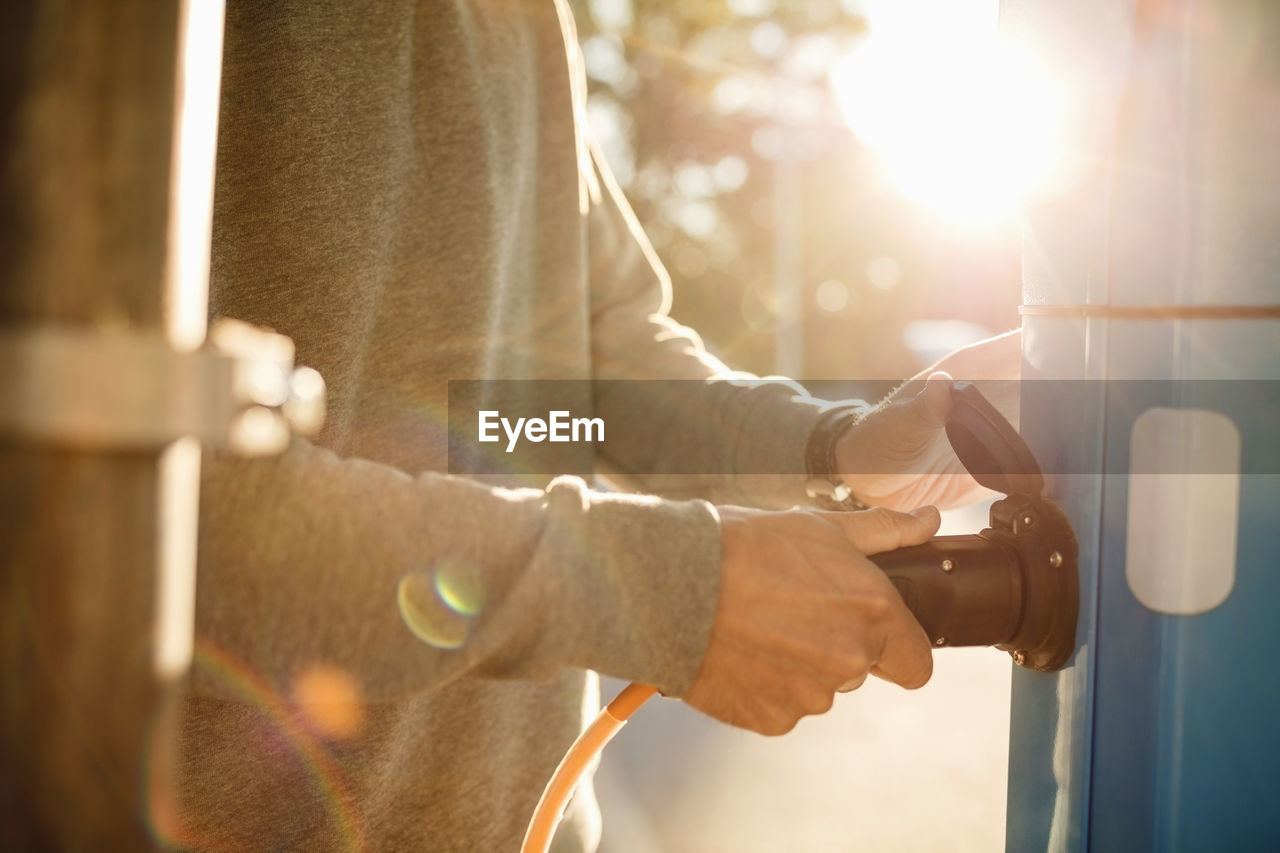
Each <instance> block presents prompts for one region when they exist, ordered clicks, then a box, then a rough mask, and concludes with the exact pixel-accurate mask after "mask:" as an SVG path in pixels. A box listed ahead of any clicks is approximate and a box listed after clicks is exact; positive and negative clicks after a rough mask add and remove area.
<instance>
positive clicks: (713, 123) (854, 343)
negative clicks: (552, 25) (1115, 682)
mask: <svg viewBox="0 0 1280 853" xmlns="http://www.w3.org/2000/svg"><path fill="white" fill-rule="evenodd" d="M571 6H572V7H573V10H574V14H575V16H576V20H577V26H578V35H579V40H580V42H581V45H582V50H583V56H584V59H585V64H586V70H587V74H588V80H589V91H590V95H589V116H590V120H591V125H592V128H593V131H594V133H595V135H596V138H597V141H598V142H599V144H600V146H601V148H602V149H603V151H604V152H605V155H606V158H607V159H608V161H609V163H610V164H611V166H612V168H613V170H614V172H615V174H616V175H617V177H618V179H619V182H620V183H621V184H622V186H623V188H624V190H625V191H626V193H627V196H628V198H629V199H630V201H631V203H632V205H633V206H634V207H635V209H636V213H637V215H638V216H639V218H640V221H641V223H642V224H643V226H644V228H645V230H646V231H647V233H648V235H649V237H650V239H651V240H652V241H653V243H654V245H655V247H656V248H657V250H658V253H659V255H660V256H661V257H662V259H663V261H664V263H665V264H666V266H667V268H668V270H669V271H670V273H671V276H672V279H673V281H674V286H675V303H674V307H673V311H672V313H673V314H674V316H675V317H676V318H677V319H678V320H680V321H681V322H684V323H687V324H689V325H691V326H693V327H694V328H696V329H697V330H698V331H699V332H700V333H701V334H702V335H703V337H704V339H705V340H706V342H707V345H708V347H709V348H710V349H711V350H712V351H714V352H715V353H716V354H717V355H719V356H720V357H721V358H722V359H724V360H725V361H726V362H728V363H729V364H730V365H731V366H733V367H735V368H739V369H745V370H751V371H753V372H757V373H773V372H781V373H788V374H790V375H793V376H797V377H799V378H814V379H816V378H838V379H846V378H865V379H894V378H901V377H906V376H909V375H911V374H913V373H914V372H916V371H917V370H919V369H920V368H921V367H923V366H925V365H927V364H928V363H929V362H930V361H932V360H933V359H934V358H936V357H937V356H939V355H941V354H942V353H944V352H946V351H949V350H950V349H952V348H954V347H956V346H959V345H962V344H964V343H967V342H970V341H972V340H975V339H977V338H978V337H980V336H982V335H984V334H986V333H994V332H999V331H1004V330H1006V329H1010V328H1014V327H1015V326H1017V325H1018V317H1017V311H1016V306H1017V305H1018V303H1019V247H1018V237H1017V228H1016V223H1015V222H1013V221H1011V220H1010V219H1008V218H1006V219H1004V220H1001V221H998V222H995V223H986V224H984V225H983V226H982V227H981V228H972V227H965V226H962V225H957V224H956V223H955V222H953V221H950V220H946V219H942V218H939V217H937V216H935V215H933V214H931V213H930V212H929V211H928V210H925V209H922V208H920V207H918V206H917V205H915V204H913V203H912V202H910V201H908V200H907V199H906V198H905V197H904V196H903V195H902V194H901V193H900V192H898V191H897V190H896V189H895V187H894V186H893V184H892V182H891V181H890V180H888V178H887V177H886V176H885V174H884V172H883V170H882V169H881V167H880V163H879V162H878V159H877V157H876V156H875V155H873V154H872V153H871V152H870V151H869V150H868V149H866V148H864V147H863V146H862V145H861V144H860V143H859V142H858V140H857V139H856V138H855V137H854V135H853V134H852V133H851V132H850V131H849V130H848V128H847V126H846V124H845V122H844V120H843V118H842V115H841V112H840V110H839V108H838V105H837V104H836V102H835V98H834V97H833V95H832V91H831V88H830V86H829V84H828V74H829V72H830V69H831V67H832V65H833V64H834V63H835V62H836V61H837V60H838V59H839V58H840V57H842V56H844V55H847V54H848V53H849V52H850V51H853V50H856V49H857V47H858V45H859V43H860V41H861V40H863V39H865V38H866V37H867V35H868V30H869V27H870V26H871V23H872V22H871V20H870V19H869V17H868V16H867V15H866V14H864V12H865V10H864V9H863V8H862V7H861V4H860V2H859V0H674V1H673V0H571ZM920 26H921V27H922V28H927V27H929V26H930V21H929V20H928V18H927V16H926V17H925V18H924V19H923V20H921V21H920Z"/></svg>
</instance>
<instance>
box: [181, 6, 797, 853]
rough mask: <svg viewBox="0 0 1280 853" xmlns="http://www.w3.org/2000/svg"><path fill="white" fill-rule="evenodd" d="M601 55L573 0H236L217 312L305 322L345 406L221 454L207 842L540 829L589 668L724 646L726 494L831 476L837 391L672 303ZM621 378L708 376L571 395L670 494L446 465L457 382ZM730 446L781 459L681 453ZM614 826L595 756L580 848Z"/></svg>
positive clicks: (783, 490)
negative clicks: (703, 326)
mask: <svg viewBox="0 0 1280 853" xmlns="http://www.w3.org/2000/svg"><path fill="white" fill-rule="evenodd" d="M576 50H577V47H576V42H575V40H574V39H573V37H572V23H571V21H570V20H568V18H567V12H566V11H565V10H564V9H563V8H562V7H559V6H558V5H557V4H556V3H554V2H552V0H436V2H422V3H412V2H407V0H388V2H380V3H369V4H359V3H349V2H345V0H332V2H311V0H306V2H304V0H298V2H271V3H250V2H243V3H242V2H232V3H230V4H229V8H228V10H227V31H226V47H225V59H224V78H223V94H222V112H221V119H220V132H219V147H218V166H217V168H218V171H217V185H216V197H215V211H214V252H213V263H212V280H211V311H212V313H213V315H214V316H215V317H219V316H229V317H236V318H239V319H243V320H247V321H249V322H253V323H256V324H260V325H263V326H268V327H271V328H274V329H276V330H278V331H279V332H281V333H283V334H286V335H288V336H290V337H291V338H293V340H294V341H295V342H296V344H297V348H298V361H299V362H300V363H302V364H308V365H311V366H314V367H316V368H318V369H319V370H320V371H321V373H322V374H323V375H324V376H325V378H326V380H327V383H328V389H329V416H328V420H327V423H326V425H325V427H324V430H323V432H322V433H321V434H320V435H319V436H318V437H317V438H316V439H315V440H314V441H313V442H307V441H301V440H297V441H295V442H294V444H293V446H292V447H291V448H290V450H289V451H288V452H287V453H286V454H284V455H283V456H281V457H279V458H273V459H259V460H237V459H231V458H226V457H221V456H215V455H210V456H207V457H206V462H205V470H204V477H203V491H202V515H201V536H200V569H199V572H200V574H199V589H198V609H197V634H198V637H197V656H196V665H195V668H194V672H193V675H192V677H191V679H190V682H189V684H188V686H187V688H186V691H185V695H184V698H183V702H182V711H181V731H182V739H181V748H180V762H181V780H182V782H181V786H180V791H179V802H178V814H179V815H180V817H179V818H177V819H175V820H171V821H169V822H168V823H165V822H163V821H162V822H161V824H162V825H161V829H162V831H164V832H165V833H167V834H168V836H169V840H170V841H171V842H172V843H173V844H174V845H175V846H184V847H189V848H193V849H217V850H223V849H251V850H285V849H299V850H303V849H305V850H346V849H369V850H459V851H480V850H514V849H516V848H517V847H518V845H519V840H520V838H521V837H522V835H523V831H524V827H525V824H526V822H527V820H528V817H529V815H530V812H531V810H532V808H533V806H534V803H535V802H536V801H537V798H538V795H539V792H540V791H541V788H542V785H543V784H544V783H545V781H546V779H547V778H548V777H549V776H550V773H551V771H552V769H553V768H554V766H555V764H556V762H557V761H558V759H559V757H560V756H561V755H562V754H563V752H564V750H565V749H566V748H567V747H568V745H569V743H570V742H571V741H572V740H573V738H574V737H575V736H576V735H577V733H578V732H579V730H580V729H581V727H582V726H583V724H584V719H585V717H586V716H587V715H594V713H595V710H596V701H597V700H596V697H595V695H594V693H593V688H594V676H593V675H592V674H591V671H592V670H594V671H596V672H602V673H607V674H609V675H613V676H618V677H621V678H624V679H630V680H639V681H643V682H648V683H651V684H654V685H657V686H658V687H659V688H661V689H662V690H663V691H664V692H666V693H667V694H669V695H672V696H679V695H680V694H681V692H682V691H684V690H685V689H686V688H687V687H688V685H689V684H690V682H691V681H692V680H693V678H694V676H695V674H696V673H697V670H698V666H699V663H700V658H701V655H702V651H703V649H704V647H705V644H706V641H707V637H708V633H709V631H710V625H711V621H712V617H713V615H714V610H715V604H716V594H717V589H718V574H719V560H720V535H719V529H718V525H717V520H716V515H715V512H714V510H713V508H712V507H711V505H710V504H709V503H707V502H706V501H707V500H712V501H720V502H738V503H750V504H756V505H766V506H788V505H794V504H798V503H802V502H804V501H805V500H806V498H805V497H804V492H803V481H804V478H803V475H802V472H803V470H804V463H803V455H804V444H805V441H806V439H807V437H808V435H809V433H810V431H811V429H812V426H813V424H814V422H815V421H816V419H817V417H818V414H819V411H820V406H818V405H817V404H816V403H814V402H813V401H810V400H807V399H805V398H803V397H802V396H800V395H798V393H797V391H796V389H795V388H793V387H791V386H788V385H785V384H777V385H767V386H763V387H760V386H757V387H745V386H743V385H739V384H734V383H732V382H730V381H725V380H724V379H723V378H724V377H728V376H730V374H729V372H728V371H727V370H726V369H725V368H724V366H723V365H721V364H720V363H719V362H718V361H716V360H715V359H714V358H713V357H711V356H710V355H708V354H707V353H706V351H705V350H704V349H703V347H702V344H701V343H700V342H699V340H698V339H697V337H696V336H695V335H694V334H693V333H692V332H691V331H689V330H687V329H684V328H682V327H680V326H679V325H677V324H676V323H674V322H672V321H671V320H670V319H669V318H668V317H667V316H666V311H667V308H668V305H669V283H668V281H667V278H666V274H665V272H664V271H663V270H662V268H661V266H660V264H659V263H658V262H657V260H656V258H655V257H654V255H653V252H652V249H651V248H650V246H649V245H648V243H647V242H646V241H645V239H644V237H643V235H642V234H641V233H640V231H639V228H638V227H637V225H636V223H635V221H634V218H633V216H632V214H631V213H630V211H629V209H628V208H627V206H626V204H625V202H624V201H623V200H622V198H621V194H620V193H619V192H618V190H617V188H616V186H614V183H613V181H612V179H611V178H610V177H609V175H608V173H607V171H606V170H604V169H603V168H601V167H600V166H599V165H598V164H597V163H595V162H594V158H593V157H592V155H591V153H590V149H589V146H588V145H587V143H586V141H585V138H584V134H583V132H582V127H581V121H580V119H581V112H582V90H583V85H582V77H581V71H580V69H579V67H578V62H577V53H576ZM591 377H598V378H640V377H653V378H685V379H707V380H712V381H708V382H707V383H705V384H704V385H701V386H700V388H699V398H698V400H697V401H696V405H695V402H694V401H689V400H679V399H664V398H660V397H658V398H654V399H645V398H644V394H643V393H638V394H635V395H629V396H628V397H627V398H626V399H599V400H596V401H594V403H595V411H594V412H590V413H587V412H582V413H579V412H575V413H574V414H575V415H578V414H584V415H586V414H591V415H595V416H599V417H603V418H604V420H605V422H606V423H607V424H609V425H610V426H611V428H612V427H613V425H617V429H620V430H625V431H626V436H627V441H625V442H623V443H622V444H624V445H625V446H624V447H622V448H621V449H619V450H618V451H616V452H615V453H614V456H613V458H610V459H607V460H596V461H597V462H598V463H599V465H600V467H602V468H607V469H608V470H610V471H611V472H613V473H614V474H615V475H616V476H617V477H618V478H619V480H620V481H623V482H625V483H626V484H627V485H628V486H630V487H633V488H635V489H637V490H644V491H647V492H658V493H662V494H665V495H667V497H653V496H648V495H641V494H630V493H608V494H605V493H600V492H598V491H593V490H591V489H589V488H588V487H587V486H586V485H585V484H584V483H583V482H582V481H580V480H578V479H575V478H572V477H561V478H557V479H554V480H551V481H550V482H548V478H546V477H528V476H526V477H512V478H507V479H505V480H503V481H486V482H478V481H475V480H469V479H464V478H459V477H454V476H449V475H448V474H445V473H442V472H443V471H445V470H446V458H445V452H446V425H447V417H446V415H447V412H446V405H445V402H446V383H447V381H448V380H449V379H451V378H452V379H461V378H467V379H476V378H502V379H518V378H529V379H534V378H553V379H581V378H591ZM693 412H697V413H698V414H697V415H696V416H694V415H692V414H690V413H693ZM708 453H717V454H725V453H729V454H732V458H733V459H735V460H739V461H740V463H741V465H742V468H743V470H748V471H752V472H760V471H765V472H767V471H776V472H777V474H775V475H768V474H765V475H754V476H752V477H749V478H748V477H732V476H725V477H687V476H678V475H676V474H671V473H665V472H678V471H681V470H689V469H690V467H691V466H689V465H688V464H687V463H685V462H684V461H682V460H683V459H687V458H696V454H708ZM685 454H693V455H695V456H693V457H690V456H682V455H685ZM672 496H674V497H675V498H678V499H673V497H672ZM317 672H318V673H321V674H327V678H321V679H320V680H319V681H318V682H317V681H316V680H315V679H314V678H311V679H310V680H308V674H310V675H312V676H314V675H315V673H317ZM317 683H318V684H320V685H321V686H322V687H323V686H324V685H329V687H330V688H332V689H327V688H326V689H321V690H320V691H319V693H318V694H317V692H316V689H315V686H314V685H315V684H317ZM334 684H337V685H338V686H339V687H340V688H341V689H338V688H333V685H334ZM317 697H318V698H317ZM334 714H336V715H337V717H338V719H340V720H342V719H346V720H348V724H346V725H343V726H336V727H335V726H334V725H333V724H332V723H330V724H326V723H325V720H326V719H331V718H332V717H333V715H334ZM343 715H346V716H343ZM655 760H666V761H670V762H671V765H672V772H673V773H678V772H679V757H678V756H675V755H671V756H665V757H664V756H658V755H656V756H655ZM598 835H599V823H598V816H597V815H596V814H595V807H594V802H593V799H592V796H591V793H590V786H589V785H584V786H583V788H582V789H580V791H579V793H578V795H577V796H576V798H575V803H574V805H573V806H572V807H571V809H570V813H569V816H568V819H567V820H566V822H565V824H564V825H562V827H561V829H560V831H559V834H558V836H557V842H556V849H561V850H586V849H591V848H592V847H593V846H594V844H595V843H596V839H597V837H598Z"/></svg>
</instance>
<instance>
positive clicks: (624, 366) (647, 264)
mask: <svg viewBox="0 0 1280 853" xmlns="http://www.w3.org/2000/svg"><path fill="white" fill-rule="evenodd" d="M593 159H594V161H595V168H596V174H597V177H598V180H599V185H600V192H599V194H598V195H597V197H596V199H595V200H594V203H593V205H592V208H591V211H590V214H589V232H588V239H589V241H590V259H591V266H590V275H591V295H592V305H591V318H592V341H593V344H592V359H593V367H594V376H595V379H596V380H597V384H596V388H597V392H596V394H597V396H596V401H595V402H596V412H597V413H598V414H600V415H601V416H602V417H603V418H604V420H605V422H606V423H607V424H608V426H609V430H610V442H609V448H610V449H609V451H608V454H609V455H608V456H607V457H605V458H604V459H602V460H600V463H601V467H602V469H603V470H604V471H605V473H607V474H609V475H610V476H611V477H612V478H615V479H619V480H621V481H623V482H624V483H626V484H628V485H630V486H633V487H636V488H640V489H644V490H647V491H652V492H655V493H659V494H666V495H680V496H690V495H698V496H702V497H706V498H708V499H710V500H713V501H716V502H718V503H736V504H745V505H750V506H761V507H772V508H782V507H791V506H799V505H810V504H811V503H812V499H811V498H810V497H809V496H808V495H807V494H806V493H805V488H804V487H805V481H806V476H805V471H806V469H805V448H806V445H807V444H808V440H809V437H810V435H811V434H812V433H813V430H814V428H815V426H816V425H817V422H818V420H819V418H820V417H821V416H822V414H823V412H825V411H826V410H827V409H828V408H830V406H831V405H832V404H830V403H827V402H825V401H821V400H817V399H814V398H812V397H810V396H809V395H808V394H807V393H806V392H805V390H804V389H803V388H802V387H801V386H800V385H798V384H797V383H795V382H793V381H790V380H786V379H782V378H769V379H760V378H757V377H755V376H752V375H750V374H747V373H740V372H734V371H730V370H729V369H728V368H727V367H725V365H724V364H722V363H721V362H720V361H719V360H718V359H717V358H715V356H713V355H712V354H711V353H709V352H707V350H706V348H705V347H704V346H703V344H702V341H701V340H700V339H699V338H698V336H697V334H696V333H695V332H694V331H693V330H692V329H689V328H687V327H685V326H682V325H680V324H678V323H676V322H675V321H673V320H672V319H671V317H670V316H668V312H669V310H670V307H671V281H670V278H669V276H668V275H667V272H666V270H665V269H664V268H663V266H662V263H661V262H660V261H659V259H658V258H657V255H656V254H655V252H654V250H653V247H652V246H651V245H650V243H649V241H648V238H647V237H645V235H644V232H643V231H642V230H641V228H640V225H639V223H638V222H637V221H636V218H635V214H634V213H633V212H632V211H631V209H630V207H629V206H628V204H627V202H626V199H625V198H624V197H623V195H622V191H621V190H620V188H619V187H618V186H617V183H616V181H615V180H614V178H613V176H612V174H611V173H610V172H609V169H608V166H607V165H606V164H605V163H604V159H603V157H602V156H601V155H600V154H599V152H596V153H595V154H594V158H593ZM655 379H658V380H670V379H677V380H695V381H686V382H643V381H626V382H620V383H615V382H612V381H610V380H655ZM698 472H703V473H698ZM705 472H716V473H705Z"/></svg>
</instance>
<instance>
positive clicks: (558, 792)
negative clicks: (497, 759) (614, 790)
mask: <svg viewBox="0 0 1280 853" xmlns="http://www.w3.org/2000/svg"><path fill="white" fill-rule="evenodd" d="M657 692H658V689H657V688H656V687H650V686H649V685H647V684H628V685H627V686H626V687H624V688H623V689H622V692H621V693H619V694H618V695H617V696H615V697H614V699H613V701H612V702H610V703H609V704H608V705H607V706H606V707H605V709H604V710H603V711H601V712H600V716H598V717H596V718H595V721H594V722H592V723H591V725H589V726H587V730H586V731H584V732H583V733H582V734H580V735H578V739H577V740H575V741H574V742H573V746H571V747H569V751H568V752H566V753H565V754H564V758H562V759H560V764H559V766H558V767H556V772H555V773H552V774H551V781H550V782H548V783H547V787H546V788H545V789H543V791H542V799H540V800H538V807H537V808H536V809H534V810H533V818H532V819H531V820H530V821H529V828H528V829H527V830H525V833H524V843H523V844H521V845H520V853H546V851H547V850H549V849H550V848H551V838H552V836H554V835H555V834H556V827H557V826H558V825H559V824H560V818H561V817H563V816H564V810H565V806H567V805H569V797H570V796H571V795H572V794H573V789H574V788H576V787H577V786H578V782H579V781H580V780H581V779H582V774H583V773H585V772H586V770H587V767H588V766H589V765H590V764H591V761H592V760H593V759H594V758H595V757H596V756H597V755H599V754H600V751H601V750H602V749H604V745H605V744H607V743H608V742H609V741H611V740H613V736H614V735H616V734H617V733H618V732H619V731H620V730H621V729H622V726H623V724H624V723H626V721H627V720H628V719H629V718H630V717H631V715H632V714H634V713H635V712H636V709H637V708H639V707H640V706H641V705H643V704H644V703H645V702H647V701H648V700H649V698H650V697H652V696H653V694H655V693H657Z"/></svg>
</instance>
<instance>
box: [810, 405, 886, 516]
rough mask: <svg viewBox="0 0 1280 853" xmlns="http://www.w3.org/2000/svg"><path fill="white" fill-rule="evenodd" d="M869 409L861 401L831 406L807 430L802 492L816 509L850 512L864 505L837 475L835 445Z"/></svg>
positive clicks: (838, 471)
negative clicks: (811, 430)
mask: <svg viewBox="0 0 1280 853" xmlns="http://www.w3.org/2000/svg"><path fill="white" fill-rule="evenodd" d="M869 410H870V407H869V406H867V405H866V404H865V403H861V402H858V403H852V404H849V405H845V406H836V407H833V408H832V409H830V410H829V411H827V412H825V413H824V414H823V415H822V417H821V418H819V419H818V423H817V424H816V425H815V426H814V428H813V432H812V433H810V435H809V444H808V446H807V448H806V450H805V468H806V472H805V473H806V475H807V477H808V479H807V481H806V482H805V494H807V495H808V496H809V499H810V500H812V501H813V502H814V504H815V505H816V506H817V507H818V508H819V509H826V510H837V511H850V510H859V509H866V508H867V505H866V504H865V503H863V502H862V501H860V500H859V499H858V498H857V496H855V495H854V494H853V491H852V490H851V489H850V488H849V487H848V486H847V485H845V483H844V481H843V478H842V477H841V476H840V470H839V467H838V466H837V464H836V448H837V446H838V445H839V443H840V439H841V437H842V436H844V434H845V433H846V432H847V431H848V430H849V429H850V428H851V427H852V426H853V425H854V424H856V423H857V422H858V421H860V420H861V419H862V418H863V416H865V415H866V413H867V412H868V411H869Z"/></svg>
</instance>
